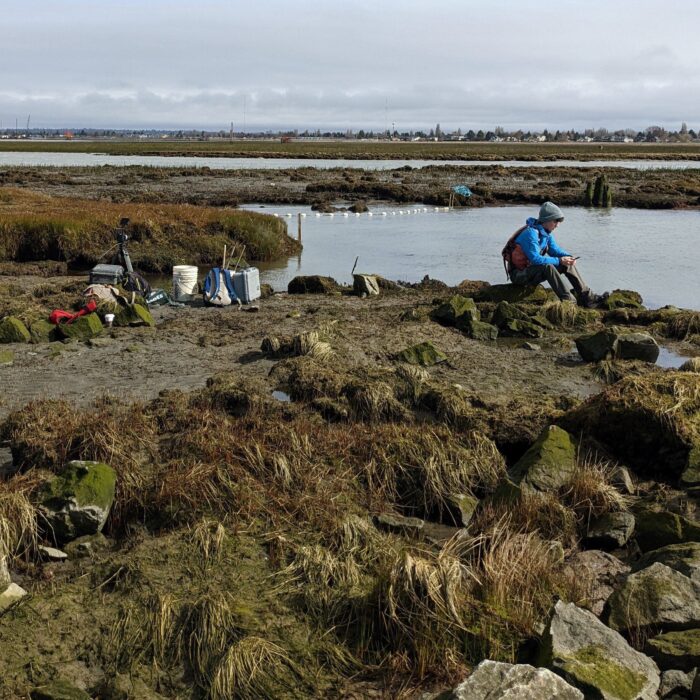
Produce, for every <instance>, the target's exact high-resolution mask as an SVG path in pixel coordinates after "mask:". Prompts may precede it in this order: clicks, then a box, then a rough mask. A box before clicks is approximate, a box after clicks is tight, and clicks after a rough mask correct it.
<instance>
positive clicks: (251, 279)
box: [233, 267, 260, 304]
mask: <svg viewBox="0 0 700 700" xmlns="http://www.w3.org/2000/svg"><path fill="white" fill-rule="evenodd" d="M233 290H234V291H235V292H236V296H237V297H238V298H239V299H240V300H241V302H242V303H243V304H250V302H251V301H255V300H256V299H260V272H259V271H258V268H257V267H247V268H246V269H245V270H239V271H238V272H235V273H234V274H233Z"/></svg>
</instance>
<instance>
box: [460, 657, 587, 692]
mask: <svg viewBox="0 0 700 700" xmlns="http://www.w3.org/2000/svg"><path fill="white" fill-rule="evenodd" d="M446 697H447V700H477V699H478V700H554V699H555V698H556V699H557V700H583V697H584V696H583V693H582V692H581V691H580V690H578V689H576V688H574V687H572V686H570V685H569V684H568V683H567V682H566V681H565V680H563V679H562V678H560V677H559V676H557V675H556V674H554V673H552V671H550V670H549V669H546V668H535V667H534V666H529V665H528V664H506V663H500V662H498V661H490V660H486V661H482V662H481V663H480V664H479V665H478V666H477V667H476V668H475V669H474V671H472V674H471V676H469V678H467V680H466V681H464V682H463V683H460V684H459V685H458V686H457V687H456V688H454V690H453V691H452V692H451V693H450V694H449V695H447V696H446Z"/></svg>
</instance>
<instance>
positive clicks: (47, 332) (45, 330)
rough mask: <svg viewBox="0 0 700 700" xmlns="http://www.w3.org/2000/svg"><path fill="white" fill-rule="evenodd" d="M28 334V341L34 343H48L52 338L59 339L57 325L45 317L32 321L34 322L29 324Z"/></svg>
mask: <svg viewBox="0 0 700 700" xmlns="http://www.w3.org/2000/svg"><path fill="white" fill-rule="evenodd" d="M29 335H30V337H31V340H30V342H32V343H36V344H39V343H50V342H51V341H53V340H59V339H60V336H59V334H58V330H57V327H56V326H55V325H54V324H53V323H49V321H46V320H45V319H39V320H38V321H34V323H32V325H31V326H29Z"/></svg>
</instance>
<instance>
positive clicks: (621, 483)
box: [610, 466, 637, 496]
mask: <svg viewBox="0 0 700 700" xmlns="http://www.w3.org/2000/svg"><path fill="white" fill-rule="evenodd" d="M610 480H611V482H612V485H613V486H616V487H617V488H618V489H619V490H620V491H622V492H623V493H626V494H628V495H629V496H634V494H635V493H637V487H636V486H635V485H634V481H632V475H631V474H630V470H629V469H627V467H622V466H619V467H616V468H615V469H614V471H613V473H612V475H611V479H610Z"/></svg>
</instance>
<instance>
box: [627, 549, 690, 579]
mask: <svg viewBox="0 0 700 700" xmlns="http://www.w3.org/2000/svg"><path fill="white" fill-rule="evenodd" d="M656 562H659V563H661V564H665V565H666V566H668V567H670V568H671V569H673V570H674V571H679V572H680V573H682V574H684V575H685V576H688V577H689V578H691V579H694V580H695V581H697V582H698V583H700V542H683V543H681V544H669V545H666V546H665V547H660V548H659V549H653V550H651V551H650V552H647V553H646V554H643V555H642V556H641V557H640V558H639V559H638V560H637V561H636V562H634V564H633V565H632V570H633V571H641V570H642V569H646V568H647V567H648V566H651V565H652V564H655V563H656Z"/></svg>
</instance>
